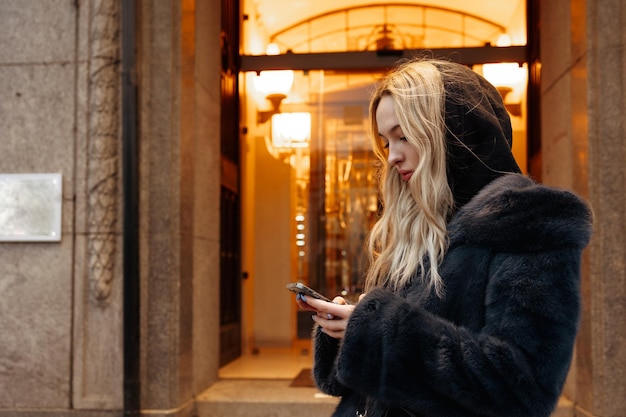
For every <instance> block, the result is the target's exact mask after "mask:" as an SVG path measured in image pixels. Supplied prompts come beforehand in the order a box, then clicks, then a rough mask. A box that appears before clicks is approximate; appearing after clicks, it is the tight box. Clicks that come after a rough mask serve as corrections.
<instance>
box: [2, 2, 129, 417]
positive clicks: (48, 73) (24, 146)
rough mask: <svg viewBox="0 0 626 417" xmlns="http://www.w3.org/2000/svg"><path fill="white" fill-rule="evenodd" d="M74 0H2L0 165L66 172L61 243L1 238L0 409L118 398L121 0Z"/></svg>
mask: <svg viewBox="0 0 626 417" xmlns="http://www.w3.org/2000/svg"><path fill="white" fill-rule="evenodd" d="M78 4H79V2H72V1H67V0H49V1H45V2H44V1H39V2H30V3H29V4H28V6H29V7H25V3H24V2H21V1H19V0H7V1H2V2H0V16H2V25H0V27H1V29H0V31H1V32H2V33H1V35H0V91H1V93H0V94H2V97H1V99H0V103H2V104H0V106H1V112H0V113H1V117H0V131H2V155H1V156H0V171H1V172H3V173H49V172H54V173H61V174H62V176H63V205H62V238H61V241H60V242H57V243H0V333H1V334H2V343H1V344H0V409H3V410H19V409H25V408H28V409H41V410H52V409H55V410H67V409H70V408H74V409H81V408H87V409H94V408H95V409H101V410H119V409H120V408H121V406H122V394H123V393H122V375H123V373H122V357H121V355H120V352H121V348H122V344H121V340H122V339H121V329H122V327H121V326H122V323H121V314H120V312H121V295H122V293H121V274H120V271H121V252H120V232H121V221H120V213H121V211H120V209H121V202H120V200H119V192H120V165H119V153H120V140H119V94H118V93H119V77H118V71H119V6H118V2H116V1H113V0H102V1H89V2H82V4H80V7H79V6H78ZM3 412H4V411H3ZM7 412H9V411H7ZM60 412H61V411H60ZM1 413H2V412H0V414H1ZM11 413H12V412H9V414H10V415H13V414H11ZM13 413H14V411H13ZM49 415H50V414H49Z"/></svg>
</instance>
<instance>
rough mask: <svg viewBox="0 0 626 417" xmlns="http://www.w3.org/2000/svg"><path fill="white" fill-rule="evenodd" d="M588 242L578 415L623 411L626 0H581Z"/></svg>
mask: <svg viewBox="0 0 626 417" xmlns="http://www.w3.org/2000/svg"><path fill="white" fill-rule="evenodd" d="M586 3H587V4H586V10H587V25H588V30H587V41H588V45H589V49H588V54H587V55H588V70H589V81H588V86H587V94H588V98H589V99H588V109H589V183H590V187H589V190H590V198H591V203H592V206H593V210H594V214H595V225H594V237H593V241H592V244H591V248H590V249H591V252H590V253H591V266H590V271H591V286H590V287H591V298H590V299H587V300H586V302H587V303H588V304H589V305H590V308H591V310H590V320H591V323H590V335H589V336H590V345H591V357H590V358H589V362H588V363H585V364H584V365H585V366H590V367H591V372H590V374H591V380H590V381H588V384H589V385H588V386H586V387H579V389H585V390H589V391H590V392H592V399H591V402H590V403H581V404H580V408H581V409H582V410H581V415H590V416H602V417H621V416H625V415H626V123H625V120H626V53H625V50H624V48H625V47H626V45H625V42H626V41H625V40H626V5H625V4H624V2H623V1H622V0H603V1H600V2H598V1H594V0H588V1H587V2H586Z"/></svg>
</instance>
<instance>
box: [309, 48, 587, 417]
mask: <svg viewBox="0 0 626 417" xmlns="http://www.w3.org/2000/svg"><path fill="white" fill-rule="evenodd" d="M370 120H371V128H372V138H373V146H374V152H375V153H376V155H377V157H378V158H379V159H380V162H381V164H382V166H381V171H382V172H381V181H380V184H381V199H382V204H383V212H382V214H381V217H380V219H379V220H378V222H377V223H376V225H375V226H374V228H373V230H372V231H371V234H370V236H369V241H368V248H369V254H370V267H369V269H368V273H367V276H366V280H365V289H366V291H365V292H366V294H364V295H363V296H361V298H360V300H359V302H358V304H357V305H348V304H347V303H346V302H345V300H344V299H343V298H341V297H337V298H336V299H335V300H334V303H328V302H324V301H320V300H315V299H313V298H312V297H301V296H298V297H297V302H298V305H299V306H300V307H301V308H303V309H309V310H314V311H315V312H316V313H317V314H315V315H314V316H313V319H314V321H315V322H316V327H315V330H314V344H315V348H314V362H315V363H314V370H313V374H314V378H315V381H316V383H317V385H318V387H319V388H320V389H321V390H322V391H323V392H325V393H327V394H330V395H334V396H341V397H342V398H341V401H340V403H339V405H338V407H337V409H336V411H335V414H334V415H335V416H346V417H348V416H350V417H353V416H355V415H362V416H364V415H367V416H368V417H375V416H389V417H391V416H415V417H435V416H436V417H444V416H463V417H470V416H472V417H475V416H501V417H516V416H519V417H522V416H523V417H540V416H548V415H550V413H551V411H552V410H553V409H554V406H555V404H556V402H557V400H558V397H559V395H560V392H561V389H562V387H563V383H564V381H565V377H566V375H567V372H568V368H569V364H570V360H571V357H572V350H573V346H574V339H575V337H576V332H577V326H578V316H579V308H580V294H579V280H580V260H581V252H582V250H583V248H584V247H585V246H586V245H587V243H588V241H589V239H590V234H591V215H590V211H589V209H588V208H587V206H586V205H585V203H583V202H582V201H581V200H580V199H579V198H578V197H576V196H575V195H573V194H571V193H569V192H566V191H561V190H556V189H552V188H548V187H544V186H541V185H539V184H537V183H535V182H533V181H532V180H530V179H529V178H527V177H525V176H523V175H522V174H520V170H519V168H518V166H517V164H516V163H515V160H514V159H513V156H512V154H511V150H510V147H511V124H510V119H509V116H508V114H507V112H506V109H505V108H504V105H503V103H502V99H501V97H500V95H499V94H498V92H497V91H496V89H495V88H494V87H493V86H492V85H490V84H489V83H488V82H487V81H485V80H484V79H483V78H482V77H480V76H479V75H478V74H476V73H474V72H473V71H471V70H470V69H467V68H465V67H463V66H461V65H458V64H454V63H450V62H444V61H434V60H431V61H426V60H413V61H410V62H406V63H404V64H402V65H400V66H398V67H397V68H396V69H395V70H394V71H393V72H391V73H390V74H389V75H388V76H386V77H385V78H384V79H383V80H381V81H380V83H379V84H378V85H377V89H376V91H375V93H374V95H373V98H372V101H371V106H370Z"/></svg>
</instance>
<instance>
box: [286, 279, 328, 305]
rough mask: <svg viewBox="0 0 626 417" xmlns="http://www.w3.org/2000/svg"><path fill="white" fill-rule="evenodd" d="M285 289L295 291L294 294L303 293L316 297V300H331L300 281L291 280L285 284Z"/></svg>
mask: <svg viewBox="0 0 626 417" xmlns="http://www.w3.org/2000/svg"><path fill="white" fill-rule="evenodd" d="M287 289H288V290H289V291H292V292H295V293H296V294H304V295H306V296H310V297H313V298H317V299H318V300H324V301H328V302H329V303H332V302H333V301H332V300H331V299H330V298H328V297H325V296H323V295H322V294H320V293H318V292H317V291H315V290H314V289H312V288H309V287H307V286H306V285H304V284H302V283H300V282H292V283H291V284H287Z"/></svg>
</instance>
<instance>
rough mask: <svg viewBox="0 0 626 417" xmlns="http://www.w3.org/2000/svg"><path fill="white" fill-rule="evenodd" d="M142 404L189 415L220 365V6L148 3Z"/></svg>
mask: <svg viewBox="0 0 626 417" xmlns="http://www.w3.org/2000/svg"><path fill="white" fill-rule="evenodd" d="M140 5H141V9H140V16H141V19H140V20H141V22H140V31H141V33H140V37H139V39H140V46H139V49H140V50H139V56H140V64H139V90H140V112H141V120H140V124H141V126H140V132H141V134H140V142H141V144H140V149H141V150H140V188H141V197H140V220H141V225H140V229H141V232H140V233H141V241H140V251H141V268H140V269H141V287H142V289H141V291H142V294H141V304H142V331H141V351H142V352H141V356H142V357H141V390H142V395H141V406H142V409H145V410H148V409H149V410H150V413H151V415H154V416H160V415H163V416H165V415H167V416H189V415H192V413H193V410H194V398H195V397H196V396H197V395H199V394H200V393H201V392H202V391H204V390H205V389H206V388H208V387H209V386H210V385H211V384H212V383H213V382H214V381H215V380H216V379H217V367H218V362H219V345H218V342H219V219H220V208H219V195H220V193H219V191H220V189H219V187H220V169H219V168H220V164H219V161H220V150H219V138H220V135H219V121H220V118H219V115H220V108H219V107H220V68H221V66H220V65H221V64H220V62H221V61H220V48H219V39H220V37H219V34H220V32H219V30H220V27H221V25H220V2H219V0H184V1H180V0H163V1H158V2H156V1H153V2H140Z"/></svg>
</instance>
